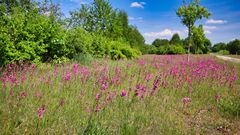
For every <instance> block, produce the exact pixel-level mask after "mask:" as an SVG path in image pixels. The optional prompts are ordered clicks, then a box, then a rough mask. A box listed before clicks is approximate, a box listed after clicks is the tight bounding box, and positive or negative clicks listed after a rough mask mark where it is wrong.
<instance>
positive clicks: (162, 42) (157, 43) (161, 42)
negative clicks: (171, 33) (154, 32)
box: [152, 38, 169, 47]
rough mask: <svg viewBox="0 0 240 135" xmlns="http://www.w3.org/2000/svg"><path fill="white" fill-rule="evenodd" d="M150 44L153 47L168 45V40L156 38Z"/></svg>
mask: <svg viewBox="0 0 240 135" xmlns="http://www.w3.org/2000/svg"><path fill="white" fill-rule="evenodd" d="M152 45H153V46H155V47H160V46H165V45H169V41H168V40H167V39H159V38H158V39H155V40H154V41H153V43H152Z"/></svg>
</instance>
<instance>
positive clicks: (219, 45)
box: [212, 42, 227, 52]
mask: <svg viewBox="0 0 240 135" xmlns="http://www.w3.org/2000/svg"><path fill="white" fill-rule="evenodd" d="M226 49H227V44H225V43H223V42H220V43H217V44H215V45H214V46H213V47H212V52H219V51H221V50H226Z"/></svg>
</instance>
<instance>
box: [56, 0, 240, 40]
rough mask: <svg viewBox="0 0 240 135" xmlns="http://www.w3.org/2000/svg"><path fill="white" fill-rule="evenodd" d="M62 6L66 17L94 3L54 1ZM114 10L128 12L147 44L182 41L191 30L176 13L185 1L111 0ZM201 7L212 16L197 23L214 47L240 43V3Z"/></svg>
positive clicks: (209, 0)
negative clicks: (177, 38) (177, 36)
mask: <svg viewBox="0 0 240 135" xmlns="http://www.w3.org/2000/svg"><path fill="white" fill-rule="evenodd" d="M53 2H55V3H59V4H60V5H61V8H62V11H63V13H64V14H65V16H69V14H68V12H69V11H71V10H74V9H76V8H80V4H82V3H89V2H90V0H53ZM110 2H111V3H112V5H113V7H114V8H119V9H123V10H125V11H126V12H127V13H128V15H129V21H130V23H131V24H132V25H135V26H137V27H138V29H139V31H140V32H141V33H142V35H143V36H144V37H145V40H146V43H152V41H153V40H154V39H156V38H161V39H169V38H171V36H172V35H173V34H174V33H179V34H180V36H181V37H182V38H185V37H186V36H187V28H186V27H185V26H184V25H182V24H181V22H180V19H179V18H178V17H177V15H176V13H175V12H176V10H177V9H178V7H179V6H181V5H182V0H139V1H137V0H110ZM201 4H202V5H203V6H204V7H206V8H208V9H209V11H210V12H211V13H212V16H211V17H210V18H209V19H203V20H201V21H198V23H196V26H198V25H199V24H203V25H204V30H205V34H206V36H207V38H209V39H210V40H211V41H212V43H217V42H229V41H231V40H233V39H236V38H238V39H240V4H239V0H202V1H201Z"/></svg>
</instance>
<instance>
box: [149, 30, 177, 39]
mask: <svg viewBox="0 0 240 135" xmlns="http://www.w3.org/2000/svg"><path fill="white" fill-rule="evenodd" d="M175 33H178V34H181V32H180V31H178V30H171V29H164V30H163V31H160V32H146V33H144V35H145V36H147V37H154V38H167V37H171V36H172V35H173V34H175Z"/></svg>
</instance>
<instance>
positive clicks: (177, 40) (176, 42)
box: [170, 33, 182, 45]
mask: <svg viewBox="0 0 240 135" xmlns="http://www.w3.org/2000/svg"><path fill="white" fill-rule="evenodd" d="M170 44H171V45H181V44H182V42H181V39H180V36H179V34H178V33H175V34H173V36H172V38H171V40H170Z"/></svg>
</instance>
